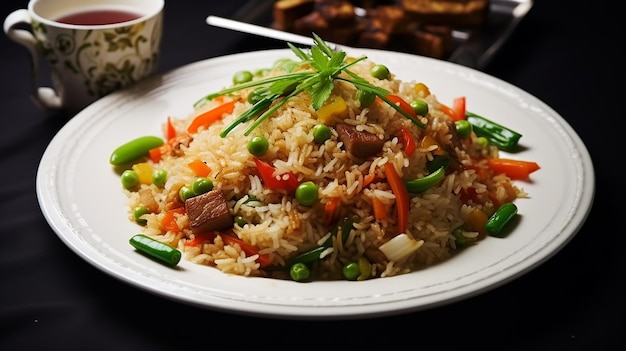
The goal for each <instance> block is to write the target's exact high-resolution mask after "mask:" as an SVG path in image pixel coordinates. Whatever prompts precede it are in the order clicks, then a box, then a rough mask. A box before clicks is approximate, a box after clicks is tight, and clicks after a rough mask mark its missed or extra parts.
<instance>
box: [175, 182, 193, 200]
mask: <svg viewBox="0 0 626 351" xmlns="http://www.w3.org/2000/svg"><path fill="white" fill-rule="evenodd" d="M178 196H179V197H180V199H181V200H182V201H183V202H185V201H187V200H188V199H191V198H192V197H194V196H196V193H195V192H194V191H193V189H191V187H190V186H187V185H183V186H182V187H181V188H180V190H178Z"/></svg>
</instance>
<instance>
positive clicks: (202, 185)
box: [191, 177, 213, 195]
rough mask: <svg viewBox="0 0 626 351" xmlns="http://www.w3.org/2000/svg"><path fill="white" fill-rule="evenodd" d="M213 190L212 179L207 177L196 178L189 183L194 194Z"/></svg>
mask: <svg viewBox="0 0 626 351" xmlns="http://www.w3.org/2000/svg"><path fill="white" fill-rule="evenodd" d="M211 190H213V181H212V180H211V179H209V178H203V177H201V178H196V180H194V181H193V184H191V191H192V192H193V194H194V195H200V194H204V193H206V192H209V191H211Z"/></svg>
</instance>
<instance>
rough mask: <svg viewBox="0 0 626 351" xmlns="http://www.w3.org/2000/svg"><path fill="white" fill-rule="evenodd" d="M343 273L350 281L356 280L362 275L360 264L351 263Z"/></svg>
mask: <svg viewBox="0 0 626 351" xmlns="http://www.w3.org/2000/svg"><path fill="white" fill-rule="evenodd" d="M341 273H343V277H344V278H346V279H348V280H356V278H358V277H359V275H361V269H360V268H359V264H358V263H356V262H349V263H347V264H345V265H344V266H343V269H342V270H341Z"/></svg>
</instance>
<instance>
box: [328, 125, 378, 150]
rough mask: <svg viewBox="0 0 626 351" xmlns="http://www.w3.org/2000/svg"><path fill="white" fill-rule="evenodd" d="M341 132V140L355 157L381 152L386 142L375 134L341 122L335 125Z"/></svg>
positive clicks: (338, 131)
mask: <svg viewBox="0 0 626 351" xmlns="http://www.w3.org/2000/svg"><path fill="white" fill-rule="evenodd" d="M335 129H336V130H337V133H338V134H339V140H341V142H343V144H344V146H345V148H346V150H347V151H348V152H349V153H351V154H352V155H353V156H354V157H358V158H367V157H369V156H373V155H375V154H377V153H379V152H380V151H381V150H382V149H383V145H384V144H385V141H384V140H381V139H379V138H378V136H376V135H375V134H372V133H369V132H366V131H359V130H357V128H356V126H352V125H349V124H345V123H339V124H337V126H335Z"/></svg>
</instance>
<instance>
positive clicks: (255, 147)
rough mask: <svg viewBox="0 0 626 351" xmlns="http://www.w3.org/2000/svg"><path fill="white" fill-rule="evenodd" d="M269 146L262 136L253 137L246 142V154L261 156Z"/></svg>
mask: <svg viewBox="0 0 626 351" xmlns="http://www.w3.org/2000/svg"><path fill="white" fill-rule="evenodd" d="M269 146H270V144H269V142H268V141H267V139H266V138H265V137H263V136H254V137H252V139H250V141H248V152H250V153H251V154H253V155H254V156H262V155H264V154H265V153H266V152H267V149H268V148H269Z"/></svg>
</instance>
